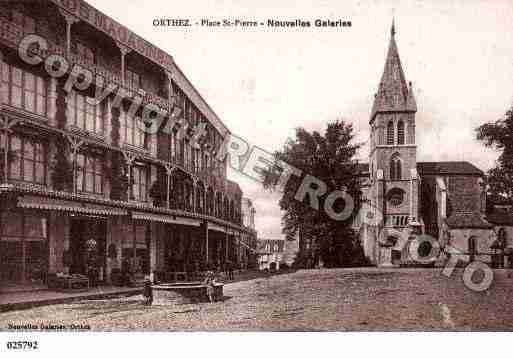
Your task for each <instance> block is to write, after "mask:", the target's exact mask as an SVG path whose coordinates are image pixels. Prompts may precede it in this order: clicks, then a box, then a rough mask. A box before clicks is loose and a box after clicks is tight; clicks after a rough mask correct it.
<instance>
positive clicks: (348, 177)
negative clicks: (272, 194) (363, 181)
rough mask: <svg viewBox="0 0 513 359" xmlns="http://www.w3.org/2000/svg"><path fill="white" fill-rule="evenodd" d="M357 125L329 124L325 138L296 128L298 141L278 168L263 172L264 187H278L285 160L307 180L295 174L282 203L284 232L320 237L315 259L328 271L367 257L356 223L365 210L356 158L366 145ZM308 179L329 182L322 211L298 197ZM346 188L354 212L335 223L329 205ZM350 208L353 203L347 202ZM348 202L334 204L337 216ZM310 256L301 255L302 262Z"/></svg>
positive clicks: (283, 155) (288, 148) (280, 156)
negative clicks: (328, 199) (333, 195)
mask: <svg viewBox="0 0 513 359" xmlns="http://www.w3.org/2000/svg"><path fill="white" fill-rule="evenodd" d="M353 140H354V135H353V127H352V125H351V124H346V123H344V121H341V120H340V121H335V122H333V123H329V124H328V126H327V128H326V131H325V133H324V134H321V133H319V132H317V131H313V132H308V131H307V130H305V129H303V128H298V129H296V136H295V138H294V139H289V140H288V141H287V142H286V143H285V145H284V147H283V149H282V150H281V151H277V152H275V153H274V159H275V163H274V166H270V168H268V169H266V170H265V171H263V181H264V188H266V189H267V190H271V191H273V190H276V189H277V179H278V177H279V174H280V172H281V166H280V165H279V163H280V162H281V161H283V162H285V163H287V164H288V165H291V166H294V167H296V168H297V169H299V170H301V171H302V174H301V176H291V178H290V179H289V181H288V182H287V184H286V186H285V188H284V190H283V196H282V198H281V199H280V201H279V205H280V208H281V209H282V210H283V211H284V215H283V218H282V223H283V232H284V233H285V234H286V235H287V236H290V237H294V234H295V233H296V232H297V231H298V229H299V228H301V231H302V233H303V235H307V236H309V237H310V238H314V241H315V242H314V245H313V247H314V249H315V253H314V258H315V259H318V258H320V259H322V261H323V262H324V264H325V265H326V266H328V267H334V266H349V265H355V264H358V263H355V258H356V257H358V258H360V257H362V256H361V253H360V252H361V246H360V245H359V242H358V239H357V235H356V233H355V232H354V231H353V229H352V227H351V224H352V222H353V218H354V215H355V214H356V213H357V210H358V208H359V200H360V197H361V196H360V194H361V193H360V181H359V177H358V167H357V163H356V161H355V160H354V158H355V155H356V153H357V151H358V149H359V148H360V146H361V145H360V144H358V143H354V141H353ZM306 175H310V176H313V177H315V178H317V179H319V180H321V181H323V182H324V183H326V185H327V187H328V190H327V192H326V193H325V194H324V195H323V196H321V197H320V199H319V210H316V209H313V208H311V207H310V205H309V204H310V202H309V201H310V199H309V197H308V196H307V197H305V198H304V199H303V201H302V202H299V201H297V200H296V199H295V198H294V197H295V195H296V192H297V190H298V188H299V186H300V184H301V182H302V180H303V179H304V178H305V176H306ZM343 189H345V190H346V191H347V193H348V194H349V195H350V197H351V198H352V199H353V201H354V210H353V211H352V214H351V216H350V217H349V218H347V219H346V220H343V221H337V220H334V219H332V218H331V217H330V216H329V215H328V214H327V213H325V211H324V210H323V208H324V201H325V199H326V197H327V195H328V194H329V193H331V192H332V191H334V190H343ZM347 204H349V203H347ZM345 205H346V203H345V201H344V200H342V199H340V198H339V199H337V200H336V201H335V203H334V205H333V207H334V211H335V212H336V213H338V212H340V211H342V209H344V207H345ZM303 257H306V254H304V253H303V254H301V253H300V258H303Z"/></svg>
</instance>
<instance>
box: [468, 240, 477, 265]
mask: <svg viewBox="0 0 513 359" xmlns="http://www.w3.org/2000/svg"><path fill="white" fill-rule="evenodd" d="M468 254H469V255H470V261H473V260H474V258H475V256H476V254H477V243H476V237H474V236H472V237H470V238H469V239H468Z"/></svg>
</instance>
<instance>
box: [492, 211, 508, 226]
mask: <svg viewBox="0 0 513 359" xmlns="http://www.w3.org/2000/svg"><path fill="white" fill-rule="evenodd" d="M486 220H487V221H488V222H490V223H493V224H495V225H499V226H513V213H512V212H510V211H507V210H494V211H493V212H491V213H488V214H487V215H486Z"/></svg>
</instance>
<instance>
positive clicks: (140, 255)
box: [123, 223, 149, 274]
mask: <svg viewBox="0 0 513 359" xmlns="http://www.w3.org/2000/svg"><path fill="white" fill-rule="evenodd" d="M146 231H147V224H145V223H137V224H135V225H134V224H133V223H131V224H127V227H126V233H127V236H126V237H125V240H124V241H123V262H124V263H125V265H126V263H130V266H131V268H130V270H131V271H132V273H136V274H138V273H139V274H141V273H148V272H149V249H148V245H147V242H146Z"/></svg>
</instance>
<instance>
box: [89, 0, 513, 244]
mask: <svg viewBox="0 0 513 359" xmlns="http://www.w3.org/2000/svg"><path fill="white" fill-rule="evenodd" d="M88 2H89V3H90V4H91V5H93V6H95V7H96V8H98V9H100V10H101V11H103V12H104V13H106V14H107V15H109V16H111V17H113V18H114V19H116V20H117V21H119V22H120V23H121V24H123V25H125V26H127V27H128V28H129V29H131V30H132V31H134V32H135V33H137V34H139V35H140V36H142V37H144V38H145V39H147V40H148V41H150V42H152V43H153V44H155V45H157V46H159V47H160V48H162V49H163V50H165V51H167V52H168V53H169V54H171V55H172V56H173V57H174V60H175V62H176V63H177V64H178V65H179V66H180V68H181V69H182V71H183V72H184V73H185V75H186V76H187V77H188V78H189V80H190V81H191V82H192V84H193V85H194V86H195V87H196V88H197V89H198V91H199V92H200V93H201V94H202V96H203V97H204V98H205V99H206V101H207V102H208V103H209V104H210V106H211V107H212V108H213V109H214V111H215V112H216V113H217V114H218V115H219V117H220V118H221V119H222V120H223V121H224V123H225V124H226V125H227V126H228V128H229V129H230V131H231V132H232V133H233V134H235V135H237V136H239V137H242V138H244V139H246V140H247V141H248V142H249V143H251V144H254V145H257V146H259V147H262V148H264V149H266V150H268V151H270V152H272V151H274V150H276V149H279V148H281V146H282V145H283V143H284V142H285V140H286V138H287V137H290V136H293V135H294V129H295V128H296V127H298V126H302V127H305V128H307V129H309V130H313V129H319V130H322V129H323V128H324V127H325V125H326V123H327V122H329V121H333V120H335V119H337V118H344V119H345V120H346V121H349V122H351V123H353V124H354V127H355V130H356V132H357V135H358V140H359V141H364V142H366V141H367V140H368V136H369V131H368V130H369V128H368V120H369V113H370V110H371V106H372V100H373V94H374V93H375V92H376V90H377V86H378V82H379V80H380V77H381V73H382V71H383V66H384V62H385V55H386V51H387V47H388V41H389V37H390V24H391V21H392V16H395V22H396V30H397V34H396V41H397V45H398V48H399V55H400V57H401V61H402V64H403V69H404V72H405V75H406V78H407V80H408V81H412V82H413V87H414V91H415V96H416V100H417V106H418V112H417V117H416V118H417V144H418V149H417V154H418V156H417V160H418V161H437V160H440V161H448V160H466V161H470V162H472V163H474V164H475V165H476V166H478V167H479V168H481V169H482V170H485V171H486V170H488V169H489V168H490V167H491V166H492V165H493V163H494V161H495V160H496V157H497V155H496V153H494V152H493V151H491V150H486V149H484V147H483V146H482V145H481V144H480V143H478V142H477V141H476V140H475V134H474V128H475V127H477V126H478V125H480V124H482V123H485V122H488V121H493V120H496V119H498V118H500V117H501V116H503V114H504V113H505V112H506V110H507V109H508V107H510V106H511V104H512V103H513V25H512V24H513V2H512V1H511V0H496V1H475V0H466V1H436V0H432V1H411V0H409V1H339V0H330V1H327V0H324V1H296V0H283V1H276V0H260V1H251V0H231V1H225V0H214V1H212V0H210V1H205V0H202V1H180V2H178V1H169V0H153V1H148V0H115V1H114V0H109V1H106V0H88ZM278 4H279V5H278ZM161 17H166V18H189V19H191V21H196V20H201V19H202V18H204V17H207V18H209V19H214V20H215V19H222V18H232V19H235V18H240V19H243V20H253V19H254V20H257V21H267V19H277V20H294V19H303V20H310V21H313V20H315V19H316V18H322V19H325V18H329V19H333V20H337V19H339V18H340V19H343V20H350V21H352V25H353V26H352V27H351V28H335V29H326V28H315V27H311V28H304V29H298V28H295V29H285V28H281V29H277V28H275V29H271V28H266V27H258V28H256V29H251V28H247V29H244V28H205V27H195V26H194V27H185V28H184V27H154V26H153V20H154V19H155V18H161ZM367 151H368V148H367V146H365V147H364V148H363V149H362V151H361V154H360V157H361V159H362V160H363V161H367ZM229 177H230V178H231V179H234V180H236V181H237V182H238V183H239V184H240V185H241V187H242V189H243V191H244V194H245V196H247V197H249V198H251V199H252V200H253V202H254V204H255V207H256V211H257V214H256V226H257V230H258V231H259V236H260V237H266V238H276V239H278V238H282V237H283V235H282V233H281V223H280V222H281V213H280V210H279V207H278V203H277V202H278V196H277V195H274V194H270V193H268V192H264V191H263V189H262V187H261V185H260V184H258V183H255V182H253V181H252V180H250V179H247V178H245V177H243V176H241V175H240V174H238V173H234V172H233V171H231V172H230V173H229Z"/></svg>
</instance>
